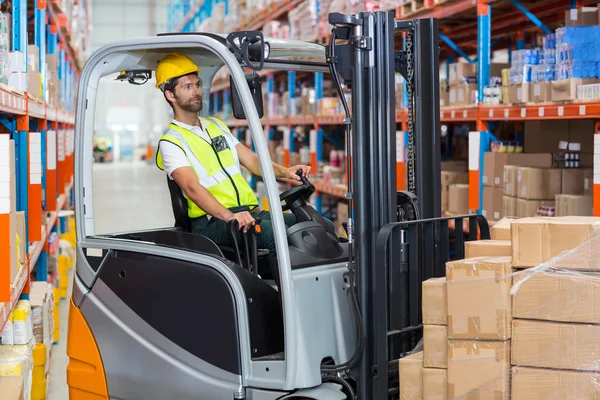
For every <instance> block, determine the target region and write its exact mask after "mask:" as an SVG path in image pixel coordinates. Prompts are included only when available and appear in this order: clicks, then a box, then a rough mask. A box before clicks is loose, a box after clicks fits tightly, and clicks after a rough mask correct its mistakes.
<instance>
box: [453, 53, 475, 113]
mask: <svg viewBox="0 0 600 400" xmlns="http://www.w3.org/2000/svg"><path fill="white" fill-rule="evenodd" d="M448 86H449V90H448V104H449V105H450V106H466V105H470V104H475V103H476V102H477V64H469V63H456V64H451V65H450V67H449V76H448Z"/></svg>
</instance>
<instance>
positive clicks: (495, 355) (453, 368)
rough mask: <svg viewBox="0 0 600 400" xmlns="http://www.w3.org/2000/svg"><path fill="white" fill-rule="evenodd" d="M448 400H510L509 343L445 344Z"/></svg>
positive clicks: (472, 342)
mask: <svg viewBox="0 0 600 400" xmlns="http://www.w3.org/2000/svg"><path fill="white" fill-rule="evenodd" d="M448 398H449V399H469V400H471V399H473V400H475V399H477V400H479V399H495V400H505V399H506V400H508V399H509V398H510V340H507V341H476V340H449V341H448Z"/></svg>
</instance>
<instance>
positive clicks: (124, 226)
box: [47, 162, 173, 400]
mask: <svg viewBox="0 0 600 400" xmlns="http://www.w3.org/2000/svg"><path fill="white" fill-rule="evenodd" d="M94 212H95V216H96V233H107V232H119V231H124V230H138V229H148V228H156V227H162V226H172V224H173V214H172V211H171V203H170V199H169V192H168V189H167V185H166V182H165V175H164V173H163V172H162V171H160V170H158V168H156V166H155V165H153V164H147V163H142V162H121V163H115V164H95V165H94ZM71 275H73V274H71ZM69 293H70V288H69ZM68 312H69V301H68V300H63V301H61V303H60V319H61V322H60V340H59V342H58V344H56V345H54V347H53V349H52V356H51V358H50V378H49V382H48V386H49V387H48V397H47V400H67V399H68V398H69V395H68V390H67V373H66V368H67V364H68V362H69V359H68V357H67V355H66V349H67V345H66V343H67V328H68Z"/></svg>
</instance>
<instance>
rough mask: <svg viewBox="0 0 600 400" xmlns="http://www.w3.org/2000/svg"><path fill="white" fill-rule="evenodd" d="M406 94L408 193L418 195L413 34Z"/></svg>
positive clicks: (409, 44)
mask: <svg viewBox="0 0 600 400" xmlns="http://www.w3.org/2000/svg"><path fill="white" fill-rule="evenodd" d="M406 61H407V62H406V64H407V65H406V70H407V79H406V92H407V96H408V99H407V104H408V154H407V159H408V191H409V192H411V193H413V194H417V193H416V190H417V189H416V182H415V181H416V176H415V175H416V172H415V135H414V134H415V131H414V128H415V126H414V91H413V82H414V72H415V69H414V61H413V32H412V31H409V32H407V33H406Z"/></svg>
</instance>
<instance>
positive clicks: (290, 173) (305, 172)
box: [284, 165, 310, 184]
mask: <svg viewBox="0 0 600 400" xmlns="http://www.w3.org/2000/svg"><path fill="white" fill-rule="evenodd" d="M298 170H302V176H304V177H305V178H306V179H308V178H309V177H310V167H309V166H307V165H294V166H293V167H290V168H286V170H285V177H284V178H285V179H291V180H293V181H296V182H298V184H300V182H301V179H300V177H299V176H298V175H297V174H296V172H298Z"/></svg>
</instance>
